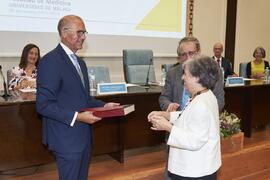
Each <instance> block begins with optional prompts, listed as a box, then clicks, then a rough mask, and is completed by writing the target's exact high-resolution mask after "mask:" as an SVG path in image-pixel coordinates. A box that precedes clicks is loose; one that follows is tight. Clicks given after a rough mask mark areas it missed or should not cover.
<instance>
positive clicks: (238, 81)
mask: <svg viewBox="0 0 270 180" xmlns="http://www.w3.org/2000/svg"><path fill="white" fill-rule="evenodd" d="M243 85H245V82H244V78H243V77H227V80H226V86H243Z"/></svg>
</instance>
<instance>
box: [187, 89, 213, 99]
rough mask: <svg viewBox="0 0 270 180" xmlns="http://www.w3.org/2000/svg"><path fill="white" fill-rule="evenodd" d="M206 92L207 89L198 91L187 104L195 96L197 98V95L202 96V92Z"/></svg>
mask: <svg viewBox="0 0 270 180" xmlns="http://www.w3.org/2000/svg"><path fill="white" fill-rule="evenodd" d="M206 91H208V89H207V88H205V89H203V90H200V91H197V92H196V93H195V94H194V95H193V97H192V98H190V100H189V102H191V101H192V100H193V99H194V98H195V97H196V96H198V95H200V94H202V93H204V92H206Z"/></svg>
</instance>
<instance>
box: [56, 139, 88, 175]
mask: <svg viewBox="0 0 270 180" xmlns="http://www.w3.org/2000/svg"><path fill="white" fill-rule="evenodd" d="M53 154H54V155H55V157H56V162H57V168H58V174H59V180H87V177H88V169H89V163H90V159H91V147H90V143H89V144H88V145H87V146H86V148H85V149H84V150H83V151H82V152H78V153H60V152H55V151H54V152H53Z"/></svg>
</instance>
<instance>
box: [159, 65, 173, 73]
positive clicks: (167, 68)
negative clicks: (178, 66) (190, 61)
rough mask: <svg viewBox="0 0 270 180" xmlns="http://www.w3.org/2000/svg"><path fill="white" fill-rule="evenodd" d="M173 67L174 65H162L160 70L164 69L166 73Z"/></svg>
mask: <svg viewBox="0 0 270 180" xmlns="http://www.w3.org/2000/svg"><path fill="white" fill-rule="evenodd" d="M173 65H174V64H162V65H161V69H165V72H166V73H167V72H168V71H169V70H170V69H171V68H172V67H173Z"/></svg>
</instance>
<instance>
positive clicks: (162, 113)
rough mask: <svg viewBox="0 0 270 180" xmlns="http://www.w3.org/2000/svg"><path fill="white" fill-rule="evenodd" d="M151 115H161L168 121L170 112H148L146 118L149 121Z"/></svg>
mask: <svg viewBox="0 0 270 180" xmlns="http://www.w3.org/2000/svg"><path fill="white" fill-rule="evenodd" d="M153 116H162V117H164V118H165V119H166V120H167V121H170V113H169V112H165V111H152V112H150V113H149V114H148V116H147V118H148V121H149V122H150V121H151V118H152V117H153Z"/></svg>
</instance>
